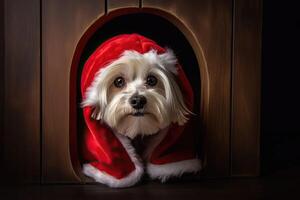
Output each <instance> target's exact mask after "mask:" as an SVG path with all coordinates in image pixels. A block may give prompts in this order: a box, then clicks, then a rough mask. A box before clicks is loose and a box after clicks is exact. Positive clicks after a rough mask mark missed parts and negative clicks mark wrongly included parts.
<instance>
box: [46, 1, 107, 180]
mask: <svg viewBox="0 0 300 200" xmlns="http://www.w3.org/2000/svg"><path fill="white" fill-rule="evenodd" d="M103 14H104V0H89V1H83V0H66V1H63V3H62V1H60V0H51V1H47V0H44V1H43V3H42V17H43V27H42V41H43V44H42V55H43V59H42V60H43V61H42V64H43V82H42V84H43V96H42V99H43V168H42V170H43V171H42V172H43V174H42V176H43V181H44V182H47V183H49V182H76V181H79V178H78V177H77V175H76V174H75V172H74V169H73V167H72V164H71V158H70V149H69V81H70V67H71V62H72V57H73V54H74V51H75V47H76V45H77V43H78V41H79V39H80V37H81V36H82V34H83V33H84V32H85V30H86V29H87V28H88V27H89V26H90V25H91V24H92V22H94V21H95V20H96V19H97V18H98V17H99V16H101V15H103Z"/></svg>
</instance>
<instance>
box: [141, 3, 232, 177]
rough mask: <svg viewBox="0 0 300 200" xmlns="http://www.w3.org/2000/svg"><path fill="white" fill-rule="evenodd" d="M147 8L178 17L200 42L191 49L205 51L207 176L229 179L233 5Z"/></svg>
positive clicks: (161, 5) (195, 4)
mask: <svg viewBox="0 0 300 200" xmlns="http://www.w3.org/2000/svg"><path fill="white" fill-rule="evenodd" d="M143 7H146V8H147V7H151V8H158V9H162V10H164V11H167V12H169V13H171V14H173V15H175V16H176V17H177V18H179V19H180V20H181V21H182V22H183V23H184V24H185V25H186V26H187V27H188V29H189V30H190V31H191V32H192V34H193V35H194V37H195V38H196V40H197V41H198V44H199V45H200V47H195V45H194V44H191V45H194V46H193V47H194V48H195V52H196V53H197V52H198V54H199V52H201V51H198V50H197V48H201V49H202V52H203V55H204V59H205V60H204V61H203V60H198V62H199V63H200V73H201V79H202V80H201V85H202V91H201V92H202V93H201V95H202V102H201V106H202V112H203V116H202V120H203V122H202V123H203V125H204V126H205V127H204V128H205V130H204V131H203V132H202V133H201V134H205V135H204V138H205V139H204V140H205V152H204V153H205V160H204V162H205V163H206V165H205V169H204V170H203V172H204V174H206V175H207V176H211V177H222V176H228V175H229V171H230V170H229V169H230V151H229V149H230V83H231V41H232V40H231V36H232V1H229V0H203V1H196V0H195V1H189V3H187V1H184V0H170V1H159V0H144V1H143ZM200 57H201V56H200ZM200 57H199V58H200ZM201 63H202V65H201ZM204 68H206V70H204ZM205 71H206V73H207V76H208V77H206V78H205V74H204V73H205ZM200 132H201V131H200V130H199V134H200Z"/></svg>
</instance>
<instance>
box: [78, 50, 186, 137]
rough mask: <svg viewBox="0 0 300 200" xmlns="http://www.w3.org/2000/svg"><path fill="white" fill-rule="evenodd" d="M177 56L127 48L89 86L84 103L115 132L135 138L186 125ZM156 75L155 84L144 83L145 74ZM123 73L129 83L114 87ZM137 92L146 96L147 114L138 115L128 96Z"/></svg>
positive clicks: (170, 53)
mask: <svg viewBox="0 0 300 200" xmlns="http://www.w3.org/2000/svg"><path fill="white" fill-rule="evenodd" d="M176 63H177V60H176V57H175V55H174V54H173V52H172V51H171V50H167V51H166V52H165V53H163V54H157V52H156V51H155V50H150V51H149V52H146V53H144V54H140V53H138V52H137V51H125V52H124V53H123V54H122V55H121V57H120V58H119V59H117V60H115V61H113V62H112V63H110V64H109V65H108V66H106V67H104V68H102V69H101V70H100V71H99V72H97V74H96V75H95V78H94V81H93V83H92V84H91V86H90V87H89V88H88V89H87V92H86V95H85V96H86V98H85V99H84V100H83V102H82V106H83V107H84V106H92V107H94V111H93V114H92V117H93V118H95V119H97V120H101V121H102V122H104V123H106V124H108V125H109V126H110V127H111V128H112V129H114V130H115V131H116V132H118V133H120V134H122V135H125V136H128V137H130V138H134V137H135V136H137V135H138V134H142V135H151V134H155V133H157V132H158V131H159V130H162V129H164V128H166V127H167V126H169V125H170V123H171V122H173V123H178V124H179V125H183V124H184V123H186V122H187V120H188V117H187V116H188V115H189V114H190V111H189V110H188V109H187V107H186V105H185V102H184V100H183V96H182V94H181V91H180V88H179V86H178V85H177V83H176V81H175V75H176V74H177V69H176ZM149 74H151V75H154V76H156V78H157V79H158V84H157V85H156V86H155V87H148V86H146V85H145V79H146V77H147V76H148V75H149ZM118 76H122V77H124V78H125V80H126V86H125V87H124V88H122V89H120V88H114V85H113V82H114V80H115V78H117V77H118ZM135 94H139V95H143V96H145V97H146V99H147V104H146V105H145V108H144V109H143V110H141V111H142V112H144V113H145V115H144V116H140V117H136V116H133V115H132V113H133V112H135V110H134V109H133V108H132V107H131V106H130V104H129V99H130V97H132V96H133V95H135Z"/></svg>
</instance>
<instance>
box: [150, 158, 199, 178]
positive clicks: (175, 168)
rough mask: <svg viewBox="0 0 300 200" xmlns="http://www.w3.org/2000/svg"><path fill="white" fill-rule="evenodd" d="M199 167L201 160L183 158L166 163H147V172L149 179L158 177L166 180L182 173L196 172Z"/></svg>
mask: <svg viewBox="0 0 300 200" xmlns="http://www.w3.org/2000/svg"><path fill="white" fill-rule="evenodd" d="M200 169H201V162H200V160H198V159H191V160H183V161H178V162H173V163H168V164H162V165H155V164H151V163H149V164H148V165H147V173H148V174H149V176H150V178H151V179H159V180H160V181H161V182H166V181H167V180H168V179H169V178H171V177H180V176H181V175H182V174H183V173H196V172H198V171H199V170H200Z"/></svg>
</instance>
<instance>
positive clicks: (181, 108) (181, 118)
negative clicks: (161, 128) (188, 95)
mask: <svg viewBox="0 0 300 200" xmlns="http://www.w3.org/2000/svg"><path fill="white" fill-rule="evenodd" d="M170 88H171V91H172V93H173V95H172V97H171V98H172V100H171V101H172V103H171V110H172V113H173V120H172V121H173V122H174V123H178V124H179V125H183V124H185V123H186V122H187V121H188V120H189V116H190V115H191V114H193V113H192V112H191V111H190V110H189V109H188V108H187V106H186V104H185V102H184V98H183V95H182V93H181V90H180V88H179V86H178V85H177V83H176V81H175V80H174V79H173V78H170Z"/></svg>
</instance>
